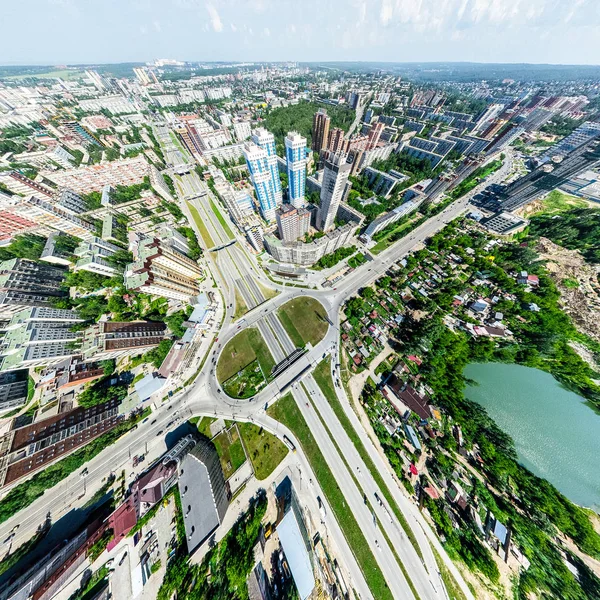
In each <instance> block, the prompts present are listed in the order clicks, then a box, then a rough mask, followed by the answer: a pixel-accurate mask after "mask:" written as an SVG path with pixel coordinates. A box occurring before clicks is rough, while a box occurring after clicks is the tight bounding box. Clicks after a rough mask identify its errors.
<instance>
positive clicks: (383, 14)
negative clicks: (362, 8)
mask: <svg viewBox="0 0 600 600" xmlns="http://www.w3.org/2000/svg"><path fill="white" fill-rule="evenodd" d="M393 12H394V8H393V6H392V1H391V0H381V10H380V12H379V20H380V21H381V24H382V25H383V26H384V27H385V26H386V25H387V24H388V23H389V22H390V21H391V20H392V14H393Z"/></svg>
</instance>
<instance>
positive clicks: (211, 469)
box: [179, 438, 229, 553]
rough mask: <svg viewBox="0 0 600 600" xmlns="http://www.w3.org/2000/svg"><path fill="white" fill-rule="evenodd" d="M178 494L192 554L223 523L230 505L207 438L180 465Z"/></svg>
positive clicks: (218, 466) (212, 448) (213, 448)
mask: <svg viewBox="0 0 600 600" xmlns="http://www.w3.org/2000/svg"><path fill="white" fill-rule="evenodd" d="M179 493H180V495H181V505H182V508H183V516H184V523H185V533H186V538H187V546H188V550H189V552H190V553H193V552H194V550H195V549H196V548H198V546H200V545H201V544H202V543H203V542H204V541H205V540H206V539H207V538H208V537H209V536H210V535H211V533H212V532H213V531H214V530H215V529H216V528H217V527H218V526H219V525H220V524H221V522H222V521H223V518H224V516H225V513H226V512H227V507H228V506H229V500H228V498H227V489H226V485H225V478H224V477H223V470H222V468H221V462H220V460H219V457H218V455H217V451H216V450H215V447H214V445H213V444H212V442H210V441H209V440H207V439H206V438H202V439H200V440H199V441H198V443H197V444H196V445H195V446H194V447H193V448H192V449H191V450H190V451H189V452H188V453H187V454H186V456H185V458H184V459H183V461H182V463H181V468H180V470H179Z"/></svg>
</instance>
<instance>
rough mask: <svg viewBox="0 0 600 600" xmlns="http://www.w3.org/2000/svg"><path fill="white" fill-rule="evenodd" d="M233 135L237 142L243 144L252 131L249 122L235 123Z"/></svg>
mask: <svg viewBox="0 0 600 600" xmlns="http://www.w3.org/2000/svg"><path fill="white" fill-rule="evenodd" d="M233 133H234V134H235V139H236V140H237V141H238V142H245V141H246V140H247V139H248V138H249V137H250V136H251V135H252V129H251V127H250V122H249V121H236V122H235V123H234V124H233Z"/></svg>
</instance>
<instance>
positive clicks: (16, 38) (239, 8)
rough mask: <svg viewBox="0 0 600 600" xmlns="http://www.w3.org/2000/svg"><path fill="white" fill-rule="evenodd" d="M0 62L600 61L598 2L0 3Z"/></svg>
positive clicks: (133, 0) (152, 0)
mask: <svg viewBox="0 0 600 600" xmlns="http://www.w3.org/2000/svg"><path fill="white" fill-rule="evenodd" d="M2 4H3V7H2V16H3V25H4V26H3V27H2V38H3V39H2V46H1V49H0V64H42V65H47V64H51V65H52V64H74V63H112V62H138V61H139V62H145V61H152V60H154V59H156V58H174V59H178V60H189V61H286V60H296V61H343V60H349V61H357V60H364V61H388V62H415V61H416V62H435V61H444V62H446V61H468V62H530V63H557V64H600V1H599V0H208V1H205V0H14V1H11V0H3V2H2Z"/></svg>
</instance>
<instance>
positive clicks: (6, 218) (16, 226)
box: [0, 210, 39, 240]
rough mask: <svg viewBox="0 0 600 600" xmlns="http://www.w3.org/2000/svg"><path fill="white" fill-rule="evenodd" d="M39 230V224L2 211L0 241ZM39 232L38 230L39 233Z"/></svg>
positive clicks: (0, 213)
mask: <svg viewBox="0 0 600 600" xmlns="http://www.w3.org/2000/svg"><path fill="white" fill-rule="evenodd" d="M36 228H37V223H35V222H34V221H32V220H30V219H26V218H25V217H21V216H19V215H15V214H14V213H11V212H10V211H8V210H0V240H6V239H9V238H12V237H14V236H16V235H21V234H23V233H28V232H30V231H32V230H34V229H36ZM38 231H39V230H36V233H38Z"/></svg>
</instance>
